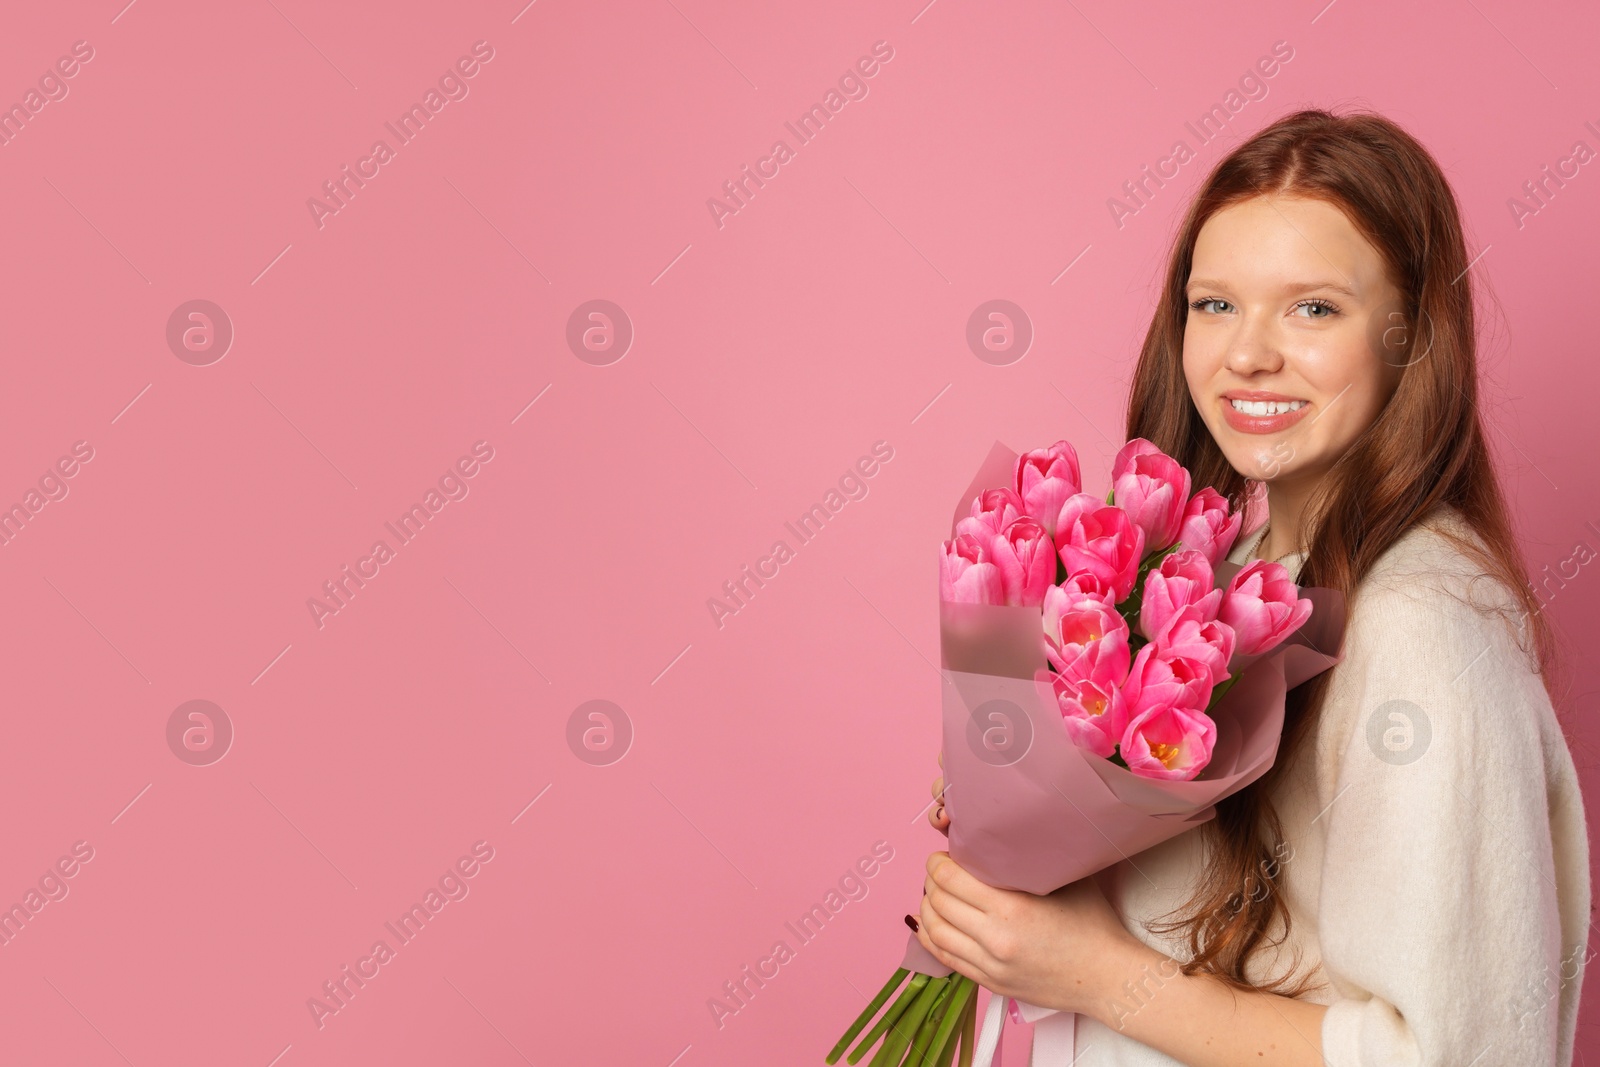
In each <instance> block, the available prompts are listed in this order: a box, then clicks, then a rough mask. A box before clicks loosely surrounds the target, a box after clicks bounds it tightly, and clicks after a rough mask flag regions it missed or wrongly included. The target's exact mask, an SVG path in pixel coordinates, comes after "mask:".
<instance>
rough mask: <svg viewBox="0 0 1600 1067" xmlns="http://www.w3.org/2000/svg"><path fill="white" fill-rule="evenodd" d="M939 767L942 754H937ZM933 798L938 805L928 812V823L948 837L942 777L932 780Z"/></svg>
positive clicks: (941, 762) (947, 820) (942, 761)
mask: <svg viewBox="0 0 1600 1067" xmlns="http://www.w3.org/2000/svg"><path fill="white" fill-rule="evenodd" d="M939 766H940V767H943V766H944V753H943V752H941V753H939ZM933 798H934V799H935V800H937V801H938V802H939V803H937V804H935V805H934V806H933V810H932V811H930V812H928V821H929V822H931V823H932V824H933V828H934V829H935V830H937V831H939V832H940V833H941V834H945V835H948V834H949V833H950V816H948V815H946V814H945V811H944V775H940V776H939V777H937V778H935V779H934V780H933Z"/></svg>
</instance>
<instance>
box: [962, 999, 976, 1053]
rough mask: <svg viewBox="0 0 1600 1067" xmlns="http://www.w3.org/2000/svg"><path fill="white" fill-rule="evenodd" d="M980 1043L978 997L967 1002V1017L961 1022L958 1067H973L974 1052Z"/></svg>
mask: <svg viewBox="0 0 1600 1067" xmlns="http://www.w3.org/2000/svg"><path fill="white" fill-rule="evenodd" d="M977 1041H978V996H977V994H976V993H974V994H973V996H972V999H971V1000H969V1001H967V1017H966V1018H965V1019H962V1020H961V1059H960V1060H959V1061H958V1067H972V1050H973V1048H974V1047H975V1046H976V1045H977Z"/></svg>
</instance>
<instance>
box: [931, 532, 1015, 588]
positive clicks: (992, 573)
mask: <svg viewBox="0 0 1600 1067" xmlns="http://www.w3.org/2000/svg"><path fill="white" fill-rule="evenodd" d="M939 599H940V600H950V601H954V602H956V603H959V604H1004V603H1005V602H1006V596H1005V589H1004V588H1003V587H1002V586H1001V584H1000V570H999V568H998V567H996V566H995V564H994V560H993V559H992V558H990V555H989V549H988V548H987V547H986V546H985V545H984V544H983V542H981V541H979V540H978V539H977V538H976V537H973V536H972V535H971V534H957V535H956V537H955V538H954V540H950V541H946V542H945V543H944V547H943V549H942V550H941V551H940V553H939Z"/></svg>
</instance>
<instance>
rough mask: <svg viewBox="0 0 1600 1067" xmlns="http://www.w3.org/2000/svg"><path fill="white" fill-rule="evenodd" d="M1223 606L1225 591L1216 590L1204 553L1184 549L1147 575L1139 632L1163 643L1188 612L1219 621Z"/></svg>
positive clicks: (1164, 557) (1140, 611) (1171, 555)
mask: <svg viewBox="0 0 1600 1067" xmlns="http://www.w3.org/2000/svg"><path fill="white" fill-rule="evenodd" d="M1221 602H1222V590H1220V589H1217V588H1215V576H1214V575H1213V573H1212V570H1211V564H1210V562H1208V561H1207V560H1206V557H1205V555H1204V553H1202V552H1200V551H1198V550H1196V549H1192V548H1180V549H1178V550H1177V551H1176V552H1172V553H1170V554H1168V555H1166V556H1163V557H1162V559H1161V563H1160V565H1159V566H1157V567H1155V568H1153V569H1152V570H1151V571H1150V572H1149V573H1148V574H1146V575H1145V579H1144V592H1143V594H1142V597H1141V599H1140V601H1139V632H1140V633H1142V634H1144V636H1145V637H1146V638H1148V639H1149V640H1151V641H1160V640H1161V638H1162V635H1163V634H1165V633H1166V630H1167V628H1168V627H1169V626H1170V625H1171V624H1172V620H1173V619H1174V618H1176V617H1177V614H1178V612H1180V611H1182V610H1183V609H1184V608H1187V607H1190V606H1193V607H1196V608H1199V609H1200V617H1201V618H1202V619H1203V620H1205V621H1210V620H1211V619H1214V618H1216V617H1217V606H1218V605H1219V604H1220V603H1221Z"/></svg>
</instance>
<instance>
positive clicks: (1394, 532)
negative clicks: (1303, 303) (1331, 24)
mask: <svg viewBox="0 0 1600 1067" xmlns="http://www.w3.org/2000/svg"><path fill="white" fill-rule="evenodd" d="M1262 195H1283V196H1298V197H1305V198H1310V199H1319V200H1323V201H1326V202H1329V203H1331V204H1333V205H1334V206H1336V207H1338V208H1340V209H1341V210H1342V211H1343V212H1344V214H1345V216H1346V217H1347V218H1348V219H1349V220H1350V223H1351V224H1352V225H1353V226H1355V227H1356V229H1357V230H1358V231H1359V232H1360V233H1361V234H1362V235H1363V236H1364V237H1365V238H1366V239H1367V240H1368V241H1369V242H1371V244H1372V246H1373V247H1374V248H1376V249H1377V250H1378V252H1379V253H1380V254H1381V255H1382V257H1383V259H1384V261H1385V263H1386V265H1387V267H1388V270H1389V275H1390V278H1391V280H1392V281H1393V283H1394V284H1395V285H1396V286H1397V288H1398V289H1399V290H1400V292H1401V294H1402V296H1403V299H1404V302H1405V303H1404V306H1405V309H1406V310H1405V312H1404V316H1405V322H1404V324H1403V328H1405V329H1406V330H1407V331H1408V332H1407V334H1406V335H1405V336H1406V339H1407V340H1408V341H1410V342H1413V343H1412V344H1411V345H1410V347H1407V348H1406V349H1405V351H1407V352H1413V351H1414V350H1415V349H1418V348H1420V349H1422V352H1421V353H1420V354H1413V355H1410V356H1409V358H1408V360H1407V364H1406V366H1405V368H1404V370H1402V371H1401V373H1400V378H1399V384H1398V385H1397V387H1396V389H1395V392H1394V394H1393V396H1392V397H1391V398H1390V400H1389V401H1388V403H1387V404H1386V405H1385V407H1384V408H1383V410H1382V411H1381V412H1380V413H1379V415H1378V416H1377V418H1376V419H1375V420H1374V422H1373V423H1372V425H1371V426H1369V427H1368V428H1367V429H1366V430H1365V431H1364V432H1363V433H1362V434H1361V435H1360V436H1359V437H1358V438H1357V439H1356V440H1355V442H1354V443H1353V444H1352V445H1351V446H1350V447H1349V449H1348V450H1347V451H1346V452H1345V453H1344V454H1343V455H1341V456H1340V457H1339V458H1338V459H1337V460H1336V461H1335V462H1334V463H1333V464H1332V466H1331V467H1330V469H1329V470H1328V471H1327V473H1326V476H1325V477H1323V478H1322V479H1321V480H1320V482H1319V484H1318V487H1317V489H1316V491H1315V494H1314V499H1313V500H1312V501H1311V503H1310V505H1309V506H1308V508H1307V509H1306V510H1307V515H1306V516H1305V517H1304V518H1303V520H1302V521H1303V523H1304V526H1305V528H1304V529H1302V530H1299V531H1296V533H1297V534H1298V535H1299V537H1298V540H1297V543H1299V544H1303V545H1306V546H1307V551H1306V558H1305V562H1304V563H1303V564H1302V566H1301V569H1300V572H1299V575H1298V579H1297V580H1298V582H1299V583H1300V584H1301V585H1318V586H1327V587H1329V588H1332V589H1337V590H1339V591H1340V592H1341V593H1343V594H1344V596H1345V598H1346V601H1347V602H1348V603H1353V602H1354V598H1355V595H1356V590H1357V586H1358V584H1359V583H1360V581H1361V579H1362V578H1363V577H1364V576H1365V575H1366V574H1367V572H1368V571H1369V570H1370V569H1371V568H1372V566H1373V564H1374V563H1375V562H1376V561H1377V559H1378V558H1379V557H1380V556H1381V555H1383V553H1384V551H1385V550H1387V549H1388V548H1389V547H1390V546H1391V545H1393V544H1394V543H1395V542H1396V541H1397V540H1398V539H1399V538H1400V537H1401V536H1402V535H1404V534H1405V533H1406V532H1407V531H1408V530H1410V529H1412V528H1413V527H1415V526H1417V525H1419V524H1420V523H1422V522H1423V521H1424V520H1425V519H1426V518H1427V517H1429V516H1430V515H1431V514H1432V513H1433V512H1434V510H1435V509H1436V508H1438V507H1439V506H1441V505H1453V506H1454V507H1455V508H1456V509H1458V511H1459V512H1460V514H1461V516H1462V517H1463V518H1464V519H1465V520H1466V523H1467V525H1468V526H1470V527H1471V530H1472V531H1475V532H1476V533H1477V535H1478V536H1479V537H1480V538H1481V544H1474V543H1471V542H1470V541H1468V540H1463V539H1462V538H1459V537H1455V536H1454V535H1452V534H1451V533H1450V532H1449V531H1448V530H1446V531H1444V532H1445V534H1446V536H1447V537H1450V539H1451V540H1452V541H1454V542H1456V543H1457V544H1459V545H1460V547H1461V549H1462V550H1463V551H1464V552H1465V553H1466V554H1467V556H1468V558H1469V559H1470V560H1472V562H1473V564H1474V566H1475V567H1477V568H1479V569H1480V571H1481V573H1482V574H1483V575H1487V576H1489V577H1491V578H1495V579H1498V580H1500V581H1501V582H1503V583H1504V584H1505V585H1506V586H1508V587H1509V588H1510V589H1511V590H1512V591H1513V595H1514V596H1515V598H1516V602H1517V603H1518V606H1520V608H1521V609H1522V619H1521V620H1520V621H1519V624H1518V625H1519V629H1520V628H1523V627H1524V623H1526V624H1529V625H1531V637H1532V648H1533V658H1534V659H1535V660H1536V662H1535V664H1534V669H1536V670H1537V671H1539V672H1540V674H1541V676H1542V678H1543V681H1544V684H1545V687H1546V690H1547V691H1551V685H1552V682H1551V677H1552V672H1553V671H1554V670H1555V669H1556V667H1557V666H1558V663H1557V650H1556V647H1555V635H1554V633H1553V632H1552V630H1551V629H1550V627H1549V626H1548V625H1547V623H1546V620H1545V617H1544V615H1543V614H1542V613H1541V612H1540V610H1539V603H1538V600H1537V598H1536V596H1535V594H1534V592H1533V590H1532V588H1531V587H1530V586H1529V583H1528V580H1527V574H1526V571H1525V570H1524V567H1523V564H1522V560H1521V556H1520V553H1519V551H1518V548H1517V545H1516V542H1515V539H1514V536H1513V533H1512V528H1511V523H1510V521H1509V518H1508V514H1507V509H1506V505H1505V500H1504V498H1503V496H1502V493H1501V489H1500V486H1499V484H1498V482H1497V480H1496V475H1495V470H1494V467H1493V464H1492V462H1491V459H1490V455H1489V449H1488V445H1487V440H1486V434H1485V430H1484V425H1483V423H1482V421H1481V419H1480V416H1479V411H1478V371H1477V353H1476V333H1475V324H1474V313H1473V300H1472V275H1471V274H1470V273H1469V271H1468V268H1469V266H1470V264H1469V261H1468V258H1467V252H1466V244H1465V241H1464V239H1463V236H1462V228H1461V220H1460V215H1459V211H1458V208H1457V204H1456V199H1455V196H1454V194H1453V192H1452V191H1451V189H1450V185H1449V183H1448V182H1447V181H1446V180H1445V176H1444V174H1443V172H1442V171H1441V170H1440V168H1439V166H1438V164H1437V163H1436V162H1435V161H1434V159H1433V157H1432V156H1431V155H1429V153H1428V151H1427V150H1426V149H1425V148H1423V147H1422V145H1421V144H1419V143H1418V142H1417V141H1416V140H1415V139H1414V138H1413V137H1412V136H1411V135H1410V134H1408V133H1406V132H1405V131H1404V130H1402V129H1401V128H1400V127H1399V126H1397V125H1395V124H1394V123H1393V122H1391V121H1390V120H1388V119H1386V118H1384V117H1382V116H1381V115H1377V114H1374V113H1372V112H1368V111H1357V112H1353V113H1349V114H1346V115H1336V114H1334V113H1332V112H1329V111H1325V110H1320V109H1309V110H1303V111H1296V112H1294V113H1292V114H1289V115H1286V116H1284V117H1283V118H1281V119H1279V120H1278V121H1276V122H1274V123H1273V124H1272V125H1270V126H1268V127H1266V128H1265V129H1263V130H1261V131H1260V132H1259V133H1257V134H1256V135H1255V136H1253V137H1251V138H1250V139H1249V140H1247V141H1245V142H1244V143H1243V144H1241V145H1239V146H1238V147H1237V148H1235V149H1234V150H1233V151H1232V152H1231V153H1229V154H1228V156H1227V157H1226V158H1224V159H1223V160H1222V161H1221V162H1219V163H1218V164H1217V165H1216V167H1215V169H1214V170H1213V171H1212V172H1211V174H1210V175H1209V176H1208V177H1207V178H1206V180H1205V182H1204V184H1203V185H1201V187H1200V189H1199V191H1198V192H1197V193H1196V194H1195V197H1194V200H1193V202H1192V203H1191V204H1190V206H1189V210H1188V213H1187V214H1186V216H1185V217H1184V219H1183V223H1182V226H1181V228H1180V229H1179V230H1178V233H1177V235H1176V237H1175V238H1174V241H1173V246H1172V250H1171V254H1170V258H1169V260H1168V267H1167V273H1166V280H1165V283H1164V285H1163V287H1162V291H1161V297H1160V303H1159V304H1158V306H1157V307H1156V310H1155V314H1154V316H1153V317H1152V319H1151V323H1150V329H1149V332H1148V333H1147V334H1146V336H1145V342H1144V348H1143V351H1142V352H1141V353H1140V355H1139V363H1138V366H1137V368H1136V369H1135V371H1134V375H1133V381H1132V385H1131V390H1130V396H1129V401H1128V424H1127V433H1128V438H1129V439H1130V440H1131V439H1133V438H1136V437H1143V438H1147V439H1148V440H1150V441H1152V442H1153V443H1155V444H1156V445H1157V446H1158V447H1160V448H1161V449H1162V450H1163V451H1164V452H1166V453H1167V454H1168V455H1170V456H1172V457H1173V458H1174V459H1176V460H1177V461H1178V462H1179V463H1182V464H1183V465H1184V466H1185V467H1187V468H1188V469H1189V471H1190V472H1191V473H1192V474H1193V478H1194V482H1193V484H1194V486H1195V488H1196V489H1198V488H1199V487H1201V486H1206V485H1209V486H1211V487H1213V488H1214V489H1216V491H1217V492H1219V493H1221V494H1222V495H1223V496H1225V497H1227V498H1228V500H1229V502H1230V504H1231V505H1232V506H1233V507H1234V508H1237V509H1244V508H1246V506H1247V505H1251V504H1254V503H1257V502H1258V500H1257V497H1259V495H1260V493H1261V492H1262V491H1263V489H1264V486H1263V485H1262V483H1260V482H1256V481H1254V480H1252V479H1248V478H1246V477H1245V476H1244V475H1242V474H1240V473H1239V472H1238V471H1236V470H1234V469H1233V467H1232V466H1231V465H1230V464H1229V463H1228V460H1227V458H1226V457H1225V456H1224V455H1223V453H1222V451H1221V449H1220V448H1219V447H1218V446H1217V443H1216V441H1215V440H1214V439H1213V438H1212V436H1211V434H1210V432H1209V430H1208V429H1207V428H1206V425H1205V423H1204V422H1203V421H1202V420H1201V418H1200V413H1199V412H1198V411H1197V410H1196V408H1195V405H1194V402H1193V400H1192V398H1191V396H1190V393H1189V388H1188V385H1187V383H1186V379H1185V377H1184V372H1183V365H1182V364H1183V358H1182V357H1183V336H1184V326H1185V323H1186V321H1187V317H1188V301H1187V298H1186V292H1185V289H1186V286H1187V284H1188V279H1189V272H1190V268H1191V265H1192V262H1193V256H1194V246H1195V240H1196V238H1197V237H1198V235H1199V233H1200V229H1201V227H1202V226H1203V225H1205V223H1206V220H1208V219H1209V218H1211V216H1212V215H1214V214H1215V213H1216V212H1217V211H1219V210H1221V209H1222V208H1225V207H1228V206H1230V205H1232V204H1234V203H1237V202H1240V201H1243V200H1248V199H1251V198H1253V197H1257V196H1262ZM1419 326H1420V329H1419ZM1525 635H1526V632H1525ZM1527 649H1528V646H1526V645H1524V650H1525V651H1527ZM1331 674H1332V672H1331V671H1325V672H1323V673H1322V674H1319V675H1317V676H1316V677H1315V678H1313V679H1311V680H1310V681H1308V682H1306V683H1304V684H1302V685H1300V686H1298V687H1296V688H1295V689H1293V690H1291V691H1290V692H1289V694H1288V699H1287V702H1286V708H1285V719H1284V734H1283V740H1282V744H1281V747H1280V749H1279V755H1278V759H1277V760H1276V761H1275V763H1274V764H1273V766H1272V768H1271V770H1270V771H1268V772H1267V773H1266V774H1265V775H1263V776H1262V777H1261V778H1259V779H1257V780H1256V781H1255V782H1254V783H1252V784H1251V785H1250V786H1248V787H1246V788H1245V789H1242V790H1240V791H1239V792H1238V793H1235V794H1234V795H1232V796H1231V797H1228V798H1227V799H1226V800H1224V801H1222V802H1221V803H1219V804H1218V805H1217V815H1216V818H1215V819H1213V820H1211V821H1210V822H1208V823H1207V824H1206V825H1205V827H1204V828H1203V830H1204V832H1205V833H1206V834H1207V835H1208V838H1207V839H1206V844H1207V845H1208V846H1209V849H1208V851H1209V855H1208V860H1207V864H1206V869H1205V872H1204V874H1203V876H1202V879H1201V882H1200V884H1199V885H1198V886H1197V888H1196V890H1195V892H1194V894H1193V895H1192V896H1191V897H1190V899H1189V900H1188V901H1187V902H1186V903H1185V904H1184V905H1183V906H1182V908H1181V909H1179V912H1181V913H1183V914H1182V918H1180V919H1178V920H1177V921H1173V922H1165V923H1153V924H1151V926H1152V928H1156V929H1164V930H1165V931H1166V932H1168V933H1170V932H1173V931H1181V932H1182V934H1183V935H1186V937H1185V939H1186V940H1187V942H1188V947H1189V950H1190V953H1191V956H1192V958H1191V960H1190V961H1189V962H1188V963H1186V964H1184V966H1183V971H1184V973H1186V974H1198V973H1204V974H1209V975H1212V976H1214V977H1216V978H1218V979H1220V980H1221V981H1223V982H1224V983H1225V984H1227V985H1230V986H1233V987H1236V988H1241V989H1264V990H1266V991H1269V992H1277V993H1281V994H1283V995H1286V996H1300V995H1302V994H1303V993H1305V992H1307V982H1308V981H1309V976H1304V977H1302V978H1301V980H1300V981H1299V982H1298V983H1296V984H1295V985H1294V987H1293V988H1292V989H1291V988H1289V979H1290V977H1291V976H1292V975H1293V973H1294V971H1295V970H1296V969H1298V965H1299V961H1298V960H1296V961H1295V962H1294V965H1293V966H1292V967H1291V968H1290V970H1289V971H1288V972H1287V973H1284V974H1281V975H1279V976H1278V977H1277V978H1275V979H1273V980H1270V981H1267V982H1265V983H1264V984H1260V985H1258V984H1254V983H1252V982H1251V981H1250V980H1249V979H1248V978H1247V977H1246V971H1245V965H1246V962H1247V961H1248V960H1249V959H1250V957H1251V956H1252V955H1253V954H1254V953H1255V952H1256V951H1258V950H1260V949H1264V948H1267V947H1274V946H1277V945H1279V944H1281V943H1282V942H1283V941H1284V940H1285V939H1286V938H1287V935H1288V928H1289V912H1288V908H1287V906H1286V905H1285V904H1284V902H1283V898H1282V894H1281V893H1280V892H1279V891H1278V889H1279V886H1280V877H1281V873H1282V871H1281V866H1280V864H1281V862H1282V859H1281V856H1280V855H1279V853H1278V851H1277V850H1278V849H1279V848H1280V847H1281V844H1282V827H1281V824H1280V822H1279V818H1278V814H1277V812H1276V811H1275V810H1274V806H1273V804H1272V801H1271V799H1270V796H1269V794H1270V793H1271V791H1272V790H1273V787H1274V783H1276V782H1278V781H1279V780H1280V779H1281V778H1282V776H1283V775H1284V774H1285V773H1286V772H1287V770H1288V768H1289V767H1290V766H1291V765H1292V764H1293V762H1294V758H1295V756H1296V754H1297V753H1299V751H1300V750H1301V749H1303V748H1304V747H1305V744H1306V739H1307V738H1308V737H1310V736H1311V735H1312V734H1313V733H1314V728H1315V724H1316V722H1317V719H1318V717H1319V715H1320V712H1321V708H1322V704H1323V700H1324V696H1325V693H1326V690H1327V683H1328V679H1329V676H1330V675H1331ZM1551 695H1552V697H1554V693H1553V691H1551ZM1252 887H1259V888H1262V889H1264V890H1265V892H1264V893H1258V892H1256V891H1255V890H1254V889H1253V888H1252ZM1275 920H1281V922H1282V932H1281V934H1280V935H1279V936H1277V937H1272V936H1271V935H1272V932H1273V929H1274V925H1273V924H1274V921H1275Z"/></svg>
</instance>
